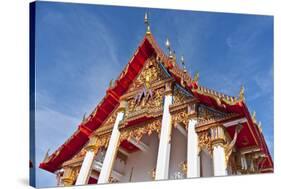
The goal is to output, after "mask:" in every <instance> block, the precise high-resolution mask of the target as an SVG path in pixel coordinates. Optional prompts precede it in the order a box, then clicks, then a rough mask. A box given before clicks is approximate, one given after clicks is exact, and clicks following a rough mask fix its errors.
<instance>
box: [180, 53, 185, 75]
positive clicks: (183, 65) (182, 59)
mask: <svg viewBox="0 0 281 189" xmlns="http://www.w3.org/2000/svg"><path fill="white" fill-rule="evenodd" d="M181 64H182V67H183V71H184V72H186V67H185V62H184V58H183V56H181Z"/></svg>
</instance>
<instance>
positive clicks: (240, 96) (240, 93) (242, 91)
mask: <svg viewBox="0 0 281 189" xmlns="http://www.w3.org/2000/svg"><path fill="white" fill-rule="evenodd" d="M244 93H245V88H244V86H243V85H242V86H241V88H240V92H239V98H240V100H244V99H245V96H244Z"/></svg>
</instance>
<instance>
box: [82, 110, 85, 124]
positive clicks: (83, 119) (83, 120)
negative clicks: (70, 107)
mask: <svg viewBox="0 0 281 189" xmlns="http://www.w3.org/2000/svg"><path fill="white" fill-rule="evenodd" d="M85 121H86V112H85V113H84V115H83V118H82V123H84V122H85Z"/></svg>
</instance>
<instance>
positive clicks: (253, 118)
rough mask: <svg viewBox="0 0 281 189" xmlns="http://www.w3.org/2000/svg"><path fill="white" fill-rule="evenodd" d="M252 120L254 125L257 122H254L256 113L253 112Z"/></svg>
mask: <svg viewBox="0 0 281 189" xmlns="http://www.w3.org/2000/svg"><path fill="white" fill-rule="evenodd" d="M252 120H253V122H254V123H256V122H257V120H256V111H253V113H252Z"/></svg>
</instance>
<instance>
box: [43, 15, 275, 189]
mask: <svg viewBox="0 0 281 189" xmlns="http://www.w3.org/2000/svg"><path fill="white" fill-rule="evenodd" d="M145 24H146V33H145V35H144V38H143V40H142V41H141V43H140V45H139V47H138V48H137V50H136V51H135V53H134V55H133V56H132V58H131V59H130V61H129V63H128V64H127V65H126V67H125V68H124V70H123V71H122V72H121V74H120V75H119V77H118V78H117V79H116V80H115V81H114V82H112V83H111V84H110V86H109V88H108V89H107V91H106V95H105V97H104V98H103V99H102V101H101V102H100V103H99V104H98V105H97V107H96V108H95V109H94V111H93V112H92V113H91V114H90V115H89V116H87V117H85V118H84V119H83V121H82V122H81V124H80V125H79V126H78V128H77V130H76V131H75V132H74V133H73V135H72V136H71V137H70V138H69V139H68V140H67V141H66V142H65V143H64V144H63V145H61V146H60V147H59V148H58V149H57V150H56V151H55V152H53V153H52V154H51V155H50V156H49V155H47V156H46V157H45V159H44V160H43V162H42V163H41V164H40V168H42V169H44V170H46V171H49V172H52V173H54V174H56V176H57V185H58V186H70V185H83V184H95V183H113V182H138V181H153V180H163V179H182V178H195V177H211V176H226V175H244V174H253V173H266V172H273V162H272V159H271V156H270V154H269V151H268V148H267V145H266V142H265V139H264V137H263V133H262V129H261V125H260V124H259V123H258V122H257V120H256V116H255V113H253V114H250V113H249V111H248V108H247V105H246V102H245V98H244V88H243V87H241V90H240V93H239V94H238V95H237V96H229V95H226V94H223V93H220V92H217V91H215V90H212V89H209V88H207V87H203V86H201V85H200V84H199V74H195V76H194V77H192V76H191V75H190V73H189V72H188V70H187V69H186V68H185V64H184V59H183V57H182V58H181V60H180V62H181V64H182V65H183V66H181V67H180V66H179V65H178V63H177V58H176V56H175V54H174V53H173V52H172V50H171V47H170V43H169V41H167V42H166V46H167V48H168V53H167V54H166V53H164V51H163V50H162V49H161V48H160V47H159V46H158V45H157V43H156V41H155V39H154V37H153V34H152V33H151V31H150V25H149V22H148V19H147V15H146V16H145Z"/></svg>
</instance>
